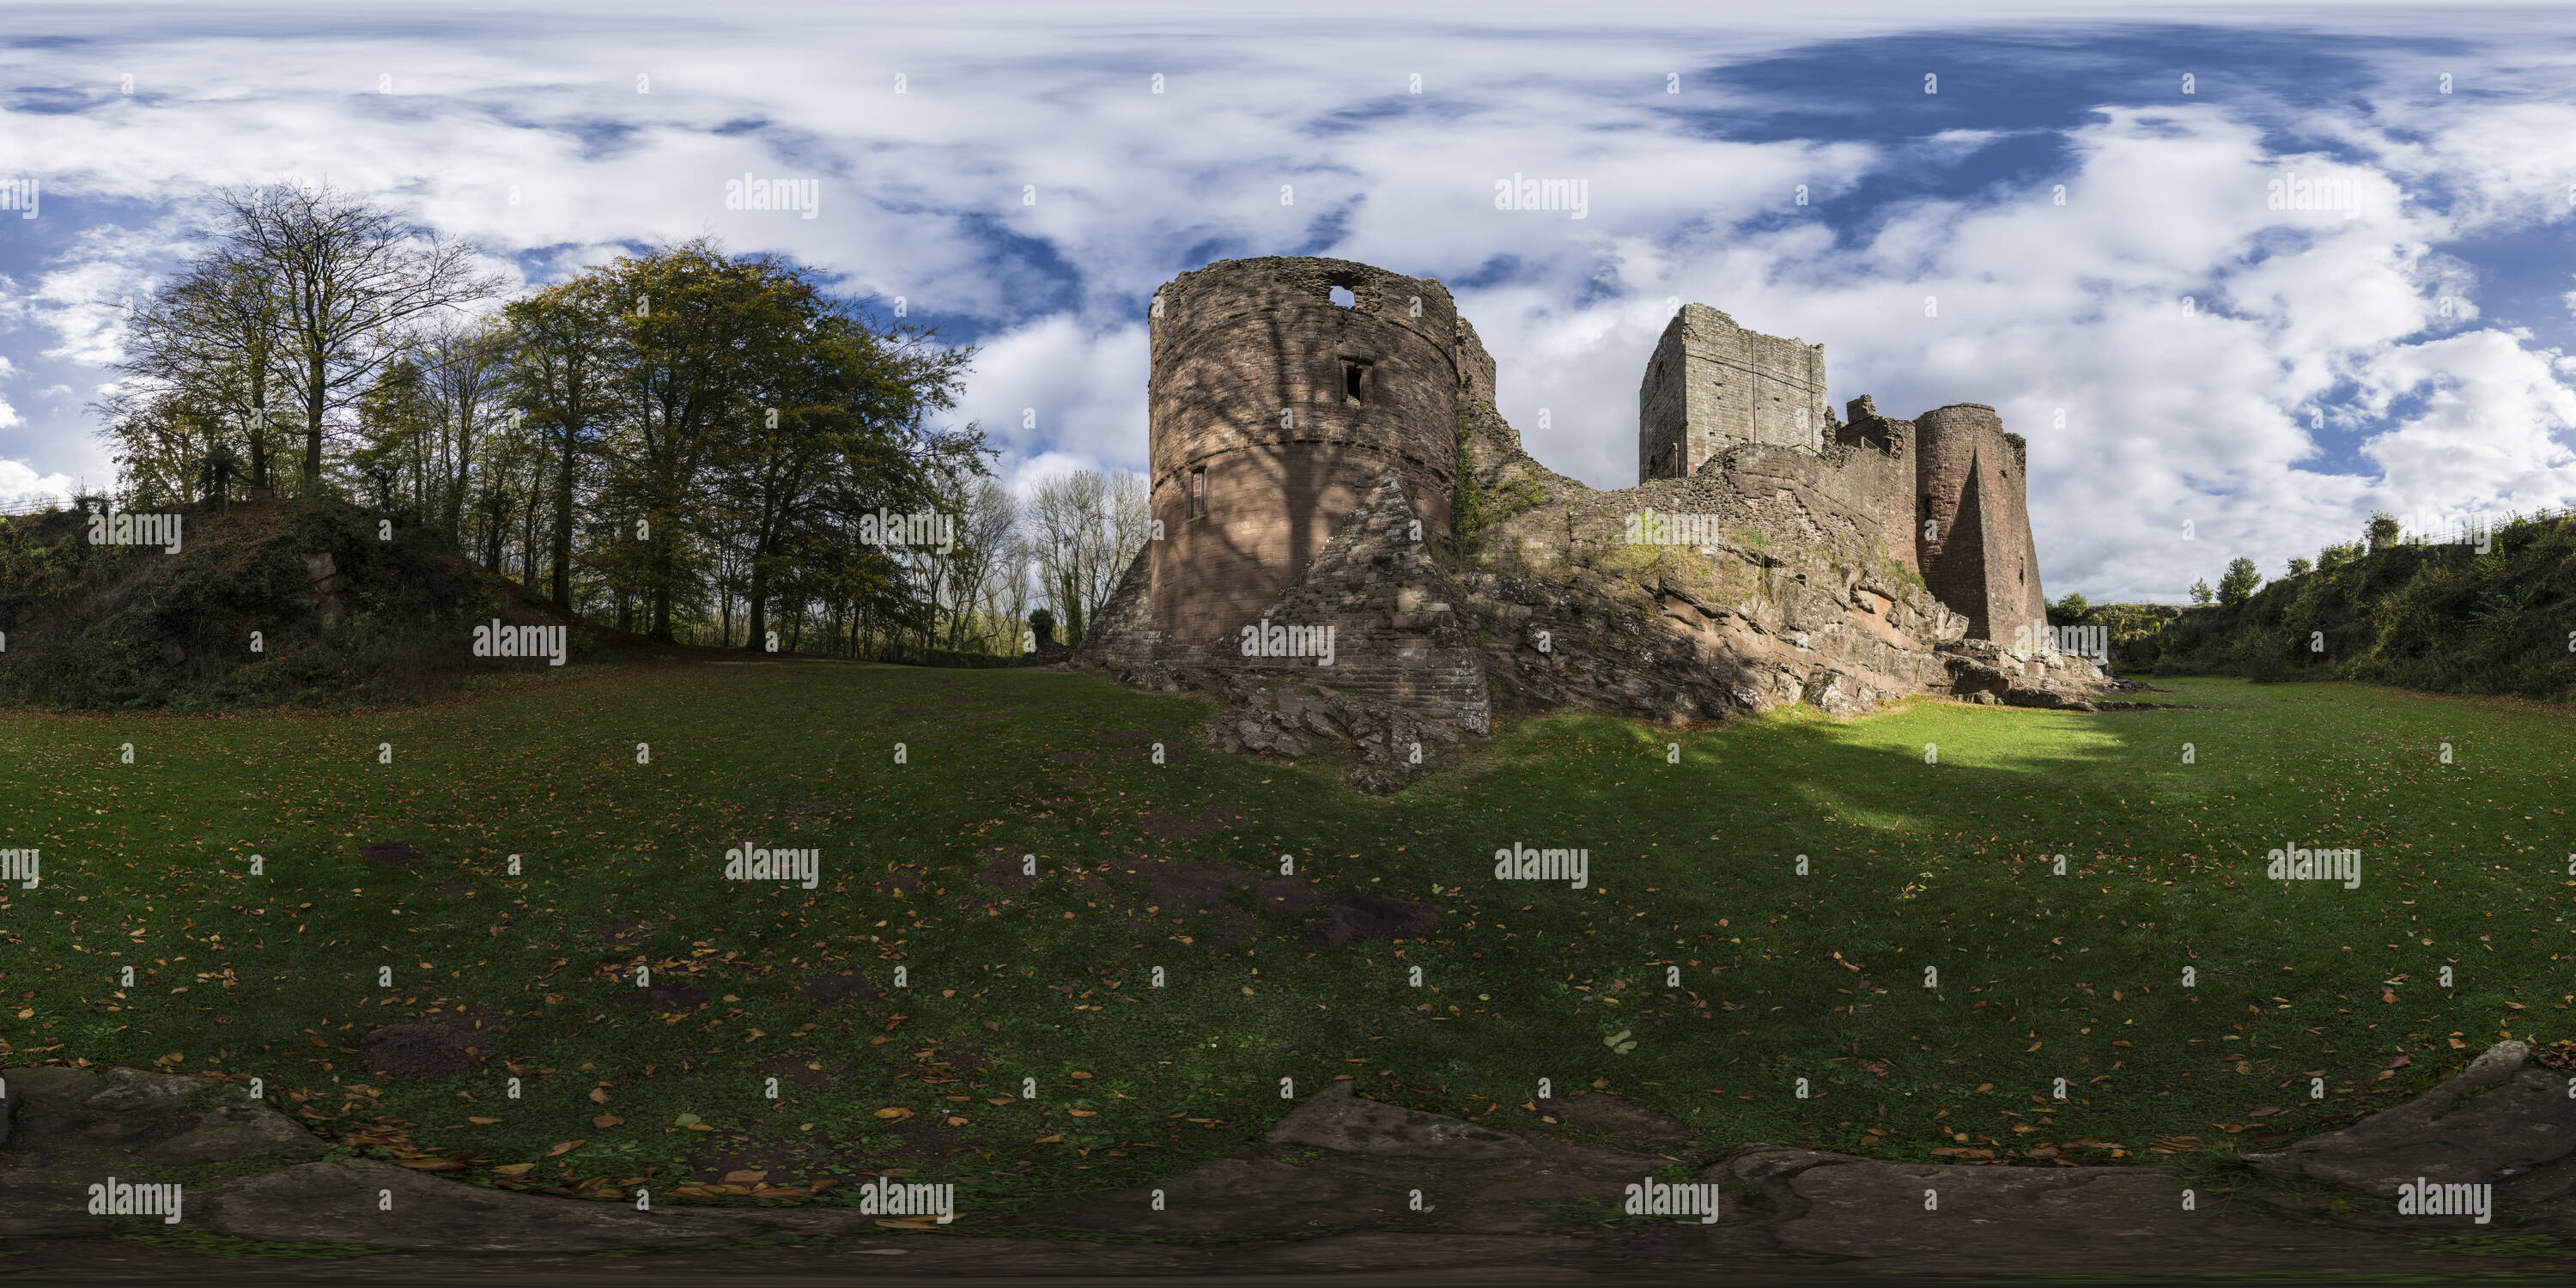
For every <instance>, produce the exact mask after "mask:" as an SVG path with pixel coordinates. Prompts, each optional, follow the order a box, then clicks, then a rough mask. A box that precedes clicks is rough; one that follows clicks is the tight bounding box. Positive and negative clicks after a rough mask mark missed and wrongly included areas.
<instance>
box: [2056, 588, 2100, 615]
mask: <svg viewBox="0 0 2576 1288" xmlns="http://www.w3.org/2000/svg"><path fill="white" fill-rule="evenodd" d="M2092 608H2093V606H2092V605H2091V604H2088V603H2086V602H2085V601H2084V597H2083V596H2082V595H2078V594H2075V593H2073V592H2069V593H2068V594H2067V596H2066V598H2064V599H2061V600H2058V601H2057V615H2058V616H2060V617H2063V618H2065V619H2066V620H2067V621H2069V622H2080V621H2083V620H2084V614H2086V613H2088V612H2090V611H2092Z"/></svg>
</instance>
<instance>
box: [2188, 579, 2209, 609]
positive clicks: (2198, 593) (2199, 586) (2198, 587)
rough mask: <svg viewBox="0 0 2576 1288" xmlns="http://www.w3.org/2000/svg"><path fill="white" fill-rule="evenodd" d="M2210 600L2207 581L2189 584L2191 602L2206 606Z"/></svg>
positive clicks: (2202, 580)
mask: <svg viewBox="0 0 2576 1288" xmlns="http://www.w3.org/2000/svg"><path fill="white" fill-rule="evenodd" d="M2210 598H2211V596H2210V593H2209V582H2208V580H2207V579H2205V578H2204V579H2201V580H2197V581H2194V582H2192V583H2191V602H2193V603H2195V604H2206V603H2208V602H2209V601H2210Z"/></svg>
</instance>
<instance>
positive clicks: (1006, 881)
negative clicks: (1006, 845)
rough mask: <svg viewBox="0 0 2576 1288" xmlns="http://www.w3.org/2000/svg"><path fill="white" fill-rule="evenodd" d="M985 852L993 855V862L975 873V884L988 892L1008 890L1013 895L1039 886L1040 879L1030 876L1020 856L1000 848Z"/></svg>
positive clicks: (996, 847)
mask: <svg viewBox="0 0 2576 1288" xmlns="http://www.w3.org/2000/svg"><path fill="white" fill-rule="evenodd" d="M984 852H985V853H986V854H989V855H992V856H993V861H992V862H990V863H987V864H985V865H984V866H983V867H982V868H981V869H979V870H978V871H977V872H976V873H975V884H977V885H979V886H982V887H984V888H985V889H987V890H1007V891H1010V892H1011V893H1013V894H1019V893H1021V892H1023V891H1025V890H1028V889H1030V888H1032V887H1034V886H1035V885H1037V883H1038V879H1037V878H1036V877H1033V876H1030V875H1029V874H1028V871H1027V869H1026V867H1025V865H1024V864H1022V863H1021V861H1020V859H1019V856H1017V855H1014V854H1012V853H1011V852H1010V851H1009V850H1006V849H1003V848H1001V847H1000V846H995V847H994V848H992V849H989V850H986V851H984Z"/></svg>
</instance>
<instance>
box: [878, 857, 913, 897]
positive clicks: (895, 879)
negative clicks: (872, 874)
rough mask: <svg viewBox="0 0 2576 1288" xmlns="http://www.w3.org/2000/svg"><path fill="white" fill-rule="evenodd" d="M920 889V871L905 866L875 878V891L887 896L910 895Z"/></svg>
mask: <svg viewBox="0 0 2576 1288" xmlns="http://www.w3.org/2000/svg"><path fill="white" fill-rule="evenodd" d="M920 888H921V869H919V868H916V867H913V866H911V865H910V864H906V865H904V866H902V867H899V868H896V869H895V870H894V871H892V872H889V873H886V874H885V875H884V876H881V877H878V878H877V889H879V890H883V891H885V892H886V893H887V894H910V893H911V892H913V891H915V890H918V889H920Z"/></svg>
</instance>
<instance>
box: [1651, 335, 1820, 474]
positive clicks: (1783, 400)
mask: <svg viewBox="0 0 2576 1288" xmlns="http://www.w3.org/2000/svg"><path fill="white" fill-rule="evenodd" d="M1832 425H1833V413H1832V412H1831V410H1830V409H1829V407H1828V405H1827V404H1826V402H1825V355H1824V347H1823V346H1822V345H1811V344H1808V343H1806V342H1805V341H1802V340H1792V339H1784V338H1782V337H1780V336H1776V335H1763V334H1760V333H1759V332H1754V331H1747V330H1745V329H1744V328H1742V327H1740V326H1737V325H1736V324H1735V319H1733V318H1731V317H1728V316H1727V315H1726V314H1724V313H1720V312H1718V311H1717V310H1716V309H1713V308H1710V307H1709V306H1707V305H1705V304H1685V305H1683V306H1682V310H1681V312H1680V313H1678V314H1676V315H1675V316H1674V318H1673V320H1672V322H1671V324H1670V325H1668V326H1666V327H1665V328H1664V335H1663V339H1662V340H1661V341H1660V342H1658V343H1657V344H1656V346H1655V352H1654V355H1653V356H1652V357H1651V358H1649V359H1647V361H1646V376H1645V381H1644V383H1643V384H1641V385H1640V386H1639V387H1638V391H1637V427H1638V434H1637V457H1638V459H1637V476H1638V477H1639V478H1641V479H1653V478H1684V477H1687V476H1689V475H1691V474H1695V473H1698V472H1699V469H1700V467H1701V465H1702V464H1704V463H1705V462H1706V461H1707V460H1708V459H1709V458H1710V457H1712V456H1715V455H1717V454H1718V453H1720V452H1722V451H1724V450H1725V449H1726V448H1728V447H1729V446H1732V445H1733V444H1736V443H1767V444H1771V445H1773V446H1778V447H1789V448H1796V449H1800V450H1803V451H1810V452H1812V451H1817V450H1820V449H1821V448H1822V447H1823V446H1824V445H1825V442H1826V441H1827V437H1828V435H1829V434H1830V432H1831V429H1832Z"/></svg>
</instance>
